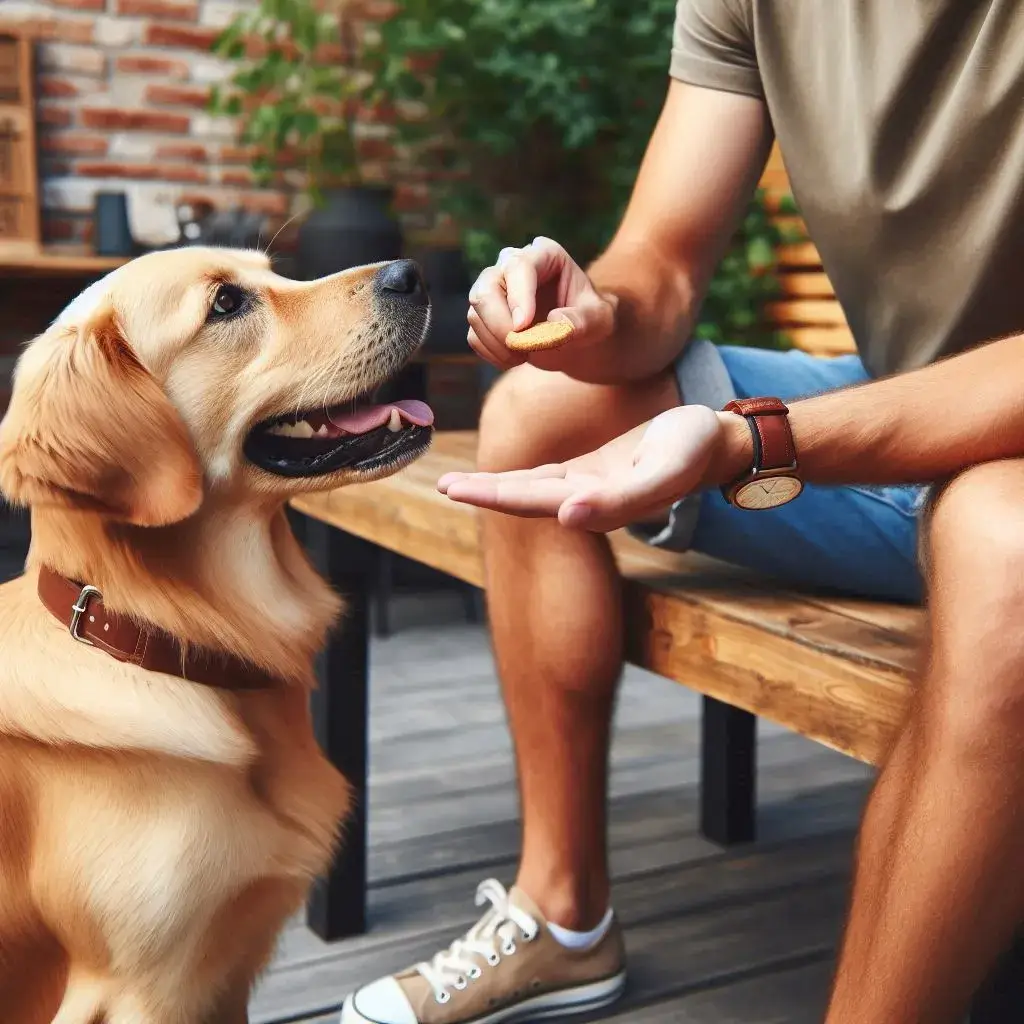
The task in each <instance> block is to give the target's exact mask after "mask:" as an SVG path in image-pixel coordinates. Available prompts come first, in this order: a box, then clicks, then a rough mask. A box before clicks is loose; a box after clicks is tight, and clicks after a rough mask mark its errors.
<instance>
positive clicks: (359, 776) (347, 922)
mask: <svg viewBox="0 0 1024 1024" xmlns="http://www.w3.org/2000/svg"><path fill="white" fill-rule="evenodd" d="M302 533H303V534H304V535H305V544H306V548H307V550H308V551H309V554H310V557H311V558H312V559H313V562H314V564H315V565H316V567H317V569H318V570H319V571H320V572H321V573H322V574H323V575H324V576H325V577H326V578H327V579H328V580H330V582H331V584H332V586H333V587H334V588H335V589H336V590H337V591H338V592H339V593H340V594H342V595H343V596H344V598H345V601H346V603H347V607H346V610H345V614H344V615H343V617H342V619H341V621H340V622H339V623H338V626H337V627H336V628H335V630H334V632H333V633H332V634H331V636H330V639H329V640H328V643H327V647H326V648H325V650H324V651H323V652H322V654H321V655H320V658H319V659H318V663H317V676H318V679H319V684H320V685H319V689H318V690H317V691H316V693H314V695H313V703H312V710H313V725H314V729H315V731H316V738H317V741H318V742H319V744H320V746H321V748H322V749H323V751H324V753H325V754H326V755H327V757H328V758H329V759H330V761H331V763H332V764H334V765H335V767H337V768H338V770H339V771H341V773H342V774H343V775H344V776H345V778H347V779H348V781H349V782H350V783H351V784H352V786H353V787H354V789H355V800H356V802H355V806H354V808H353V811H352V814H351V817H350V818H349V820H348V821H347V822H346V824H345V829H344V843H343V845H342V848H341V850H340V851H339V854H338V856H337V858H336V859H335V862H334V864H333V865H332V866H331V869H330V872H329V873H328V874H327V876H326V877H325V878H322V879H319V880H318V881H317V882H316V884H315V886H314V888H313V892H312V893H311V895H310V899H309V903H308V905H307V908H306V923H307V924H308V925H309V927H310V928H311V929H312V930H313V931H314V932H315V933H316V934H317V935H319V936H320V938H321V939H324V940H325V941H327V942H330V941H333V940H335V939H341V938H345V937H346V936H350V935H360V934H362V933H363V932H364V931H366V815H367V787H366V759H367V715H368V711H369V693H368V680H369V674H368V655H369V588H370V581H371V579H372V575H371V574H372V571H373V558H372V554H373V552H372V548H371V546H370V545H368V544H367V543H365V542H364V541H360V540H358V539H356V538H354V537H352V536H350V535H349V534H346V533H343V532H342V531H341V530H337V529H335V528H334V527H331V526H327V525H326V524H325V523H320V522H318V521H316V520H314V519H306V521H305V522H304V523H303V524H302Z"/></svg>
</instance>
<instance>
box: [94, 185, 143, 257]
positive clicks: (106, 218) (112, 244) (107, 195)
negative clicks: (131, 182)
mask: <svg viewBox="0 0 1024 1024" xmlns="http://www.w3.org/2000/svg"><path fill="white" fill-rule="evenodd" d="M93 239H94V243H93V245H94V248H95V250H96V253H97V255H99V256H131V255H132V253H133V251H134V245H135V243H134V241H133V240H132V229H131V227H130V226H129V224H128V197H127V196H126V195H125V194H124V192H97V193H96V204H95V207H94V209H93Z"/></svg>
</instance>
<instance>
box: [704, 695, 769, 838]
mask: <svg viewBox="0 0 1024 1024" xmlns="http://www.w3.org/2000/svg"><path fill="white" fill-rule="evenodd" d="M701 742H702V750H701V793H700V801H701V807H700V828H701V832H703V833H704V835H705V836H707V837H708V839H710V840H712V841H713V842H716V843H721V844H722V845H723V846H728V845H730V844H732V843H746V842H750V841H751V840H752V839H753V838H754V833H755V824H756V823H755V818H756V813H757V811H756V788H757V786H756V782H757V718H756V717H755V716H754V715H752V714H751V713H750V712H749V711H742V710H741V709H740V708H734V707H732V706H731V705H729V704H723V703H722V702H721V701H718V700H715V699H714V698H713V697H705V698H704V712H703V721H702V737H701Z"/></svg>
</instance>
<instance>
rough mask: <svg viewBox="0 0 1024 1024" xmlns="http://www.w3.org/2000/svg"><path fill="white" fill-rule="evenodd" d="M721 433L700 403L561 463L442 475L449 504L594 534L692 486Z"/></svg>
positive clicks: (441, 483)
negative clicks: (552, 522) (550, 520)
mask: <svg viewBox="0 0 1024 1024" xmlns="http://www.w3.org/2000/svg"><path fill="white" fill-rule="evenodd" d="M720 435H721V425H720V421H719V419H718V417H717V416H716V414H715V413H714V412H712V410H710V409H708V408H705V407H704V406H696V405H695V406H681V407H679V408H677V409H672V410H670V411H669V412H665V413H662V414H661V415H660V416H657V417H655V418H654V419H653V420H651V421H650V422H649V423H644V424H642V425H641V426H639V427H636V428H635V429H633V430H631V431H629V433H627V434H623V435H622V436H621V437H617V438H615V440H614V441H610V442H609V443H608V444H606V445H604V446H603V447H602V448H598V449H597V451H594V452H590V453H589V454H587V455H581V456H579V457H578V458H575V459H570V460H569V461H568V462H563V463H558V464H555V465H550V466H539V467H537V468H536V469H522V470H517V471H515V472H509V473H449V474H448V475H447V476H444V477H442V478H441V480H440V481H439V482H438V489H439V490H440V491H442V492H443V493H444V494H447V495H448V497H449V498H451V499H452V500H453V501H458V502H464V503H466V504H469V505H477V506H479V507H480V508H487V509H493V510H494V511H497V512H505V513H508V514H509V515H516V516H524V517H530V518H541V517H551V518H557V519H558V520H559V522H560V523H562V525H563V526H575V527H581V528H583V529H587V530H592V531H595V532H600V533H607V532H609V531H611V530H617V529H619V528H620V527H622V526H626V525H628V524H629V523H634V522H638V521H640V520H642V519H644V518H646V517H649V516H651V515H653V514H654V513H656V512H659V511H661V510H663V509H666V508H668V507H669V506H670V505H671V504H672V503H673V502H674V501H676V500H677V499H678V498H680V497H682V496H683V495H685V494H688V493H690V492H691V491H692V490H694V489H695V488H696V487H697V486H698V485H699V484H700V481H701V479H702V477H703V475H704V472H705V470H706V469H707V466H708V463H709V461H710V460H711V458H712V456H713V454H714V452H715V449H716V446H717V444H718V441H719V438H720Z"/></svg>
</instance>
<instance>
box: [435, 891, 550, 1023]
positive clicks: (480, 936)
mask: <svg viewBox="0 0 1024 1024" xmlns="http://www.w3.org/2000/svg"><path fill="white" fill-rule="evenodd" d="M485 903H490V905H491V907H490V909H489V910H488V911H487V912H486V913H485V914H484V916H483V917H482V918H480V920H479V921H478V922H477V923H476V924H475V925H473V927H472V928H470V930H469V931H468V932H466V934H465V935H464V936H463V937H462V938H461V939H456V940H455V941H454V942H453V943H452V944H451V945H450V946H449V947H448V948H447V949H445V950H442V951H441V952H440V953H438V954H437V956H435V957H434V959H433V960H431V961H430V962H429V963H422V964H417V965H416V970H417V971H418V972H419V973H420V974H421V975H422V976H423V978H424V979H425V980H426V982H427V984H428V985H430V987H431V988H432V989H433V990H434V998H435V999H436V1000H437V1001H438V1002H439V1003H441V1004H442V1005H443V1004H444V1003H447V1002H448V1000H449V999H451V997H452V994H451V992H450V991H449V989H453V988H454V989H456V990H458V991H460V992H461V991H462V990H463V989H464V988H466V987H467V986H468V985H469V983H470V982H471V981H475V980H476V979H477V978H479V977H480V975H481V974H482V973H483V970H482V969H481V966H480V963H479V960H478V959H477V958H480V959H482V960H483V961H484V962H485V963H486V964H488V965H489V966H491V967H497V966H498V964H499V963H501V958H502V956H512V954H514V953H515V951H516V938H517V935H521V936H522V937H523V939H524V941H526V942H532V941H533V940H534V939H535V938H536V937H537V932H538V931H539V929H540V926H539V925H538V924H537V922H536V921H535V920H534V919H533V918H532V917H531V916H530V915H529V914H527V913H526V912H525V911H523V910H520V908H519V907H515V906H513V905H512V904H511V903H510V902H509V898H508V893H507V892H506V891H505V887H504V886H503V885H502V884H501V883H500V882H498V881H496V880H495V879H493V878H488V879H487V880H486V881H485V882H481V883H480V885H479V886H477V890H476V905H477V906H478V907H482V906H483V905H484V904H485ZM499 943H500V945H499Z"/></svg>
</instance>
